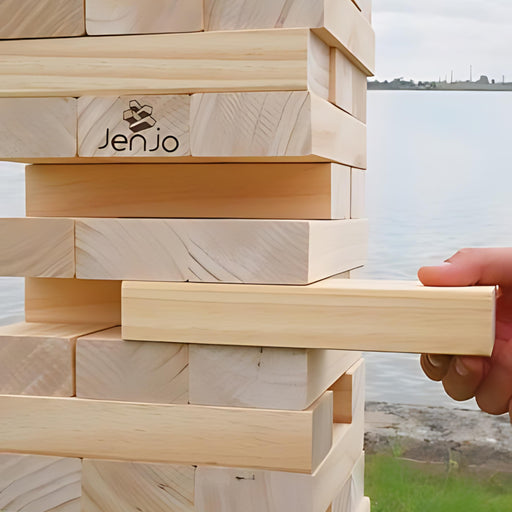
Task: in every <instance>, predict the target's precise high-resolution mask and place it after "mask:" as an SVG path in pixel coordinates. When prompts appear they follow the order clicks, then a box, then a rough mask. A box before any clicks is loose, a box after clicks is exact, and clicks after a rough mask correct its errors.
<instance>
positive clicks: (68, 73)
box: [0, 0, 356, 156]
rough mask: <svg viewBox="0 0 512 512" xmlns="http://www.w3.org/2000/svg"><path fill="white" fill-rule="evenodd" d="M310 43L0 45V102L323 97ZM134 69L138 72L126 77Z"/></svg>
mask: <svg viewBox="0 0 512 512" xmlns="http://www.w3.org/2000/svg"><path fill="white" fill-rule="evenodd" d="M344 1H345V0H344ZM144 5H145V4H144ZM352 7H353V6H352ZM354 10H356V9H355V7H354ZM312 41H315V36H314V35H312V34H311V32H310V31H309V30H308V29H295V30H294V29H290V30H246V31H227V32H196V33H186V34H150V35H133V36H129V37H128V36H89V37H83V38H73V39H66V40H63V39H45V40H38V41H24V40H20V41H3V42H2V43H1V49H0V55H1V58H0V96H10V97H12V96H18V97H28V96H41V97H48V96H71V97H79V96H112V95H116V96H124V95H131V94H135V95H136V94H148V92H149V91H150V92H151V94H156V95H159V94H160V95H161V94H191V93H195V92H222V91H273V90H277V91H294V90H299V91H305V90H308V89H310V87H311V88H312V90H314V91H315V92H317V94H318V83H317V82H319V83H322V84H323V89H324V90H326V91H327V90H328V87H329V83H328V78H329V76H328V75H329V50H328V44H327V43H322V45H320V46H321V47H323V50H322V51H321V52H320V53H321V55H322V61H321V62H313V61H315V60H316V59H318V57H319V51H318V49H319V48H318V47H319V44H316V43H319V42H318V41H316V42H313V43H312ZM312 45H314V47H313V48H312ZM137 69H138V70H143V71H142V72H140V73H135V74H134V70H137ZM317 72H318V73H319V75H318V76H317V75H316V73H317ZM311 73H314V76H312V75H311ZM23 156H29V155H23Z"/></svg>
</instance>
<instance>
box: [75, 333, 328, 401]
mask: <svg viewBox="0 0 512 512" xmlns="http://www.w3.org/2000/svg"><path fill="white" fill-rule="evenodd" d="M188 351H189V349H188V345H180V344H174V343H152V342H138V341H123V340H122V339H121V328H120V327H115V328H113V329H109V330H106V331H101V332H96V333H94V334H89V335H88V336H84V337H81V338H80V339H78V341H77V345H76V396H77V397H80V398H93V399H100V400H122V401H127V402H149V403H152V402H156V403H175V404H186V403H188V393H189V372H188ZM327 387H328V386H327ZM327 387H326V389H327Z"/></svg>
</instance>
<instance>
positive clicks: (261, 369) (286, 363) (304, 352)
mask: <svg viewBox="0 0 512 512" xmlns="http://www.w3.org/2000/svg"><path fill="white" fill-rule="evenodd" d="M359 358H360V353H359V352H345V351H342V350H309V349H293V348H259V347H225V346H224V347H223V346H215V345H213V346H212V345H190V366H189V371H190V403H192V404H199V405H220V406H232V407H260V408H263V409H293V410H298V411H301V410H303V409H306V408H307V407H309V406H310V405H311V404H312V403H313V402H314V401H315V400H316V399H317V398H318V397H319V396H320V395H321V394H322V393H324V392H325V390H326V389H327V388H328V387H329V386H330V385H331V384H332V383H333V382H334V381H336V380H337V379H338V377H339V376H340V375H341V374H344V373H345V372H346V371H347V370H348V369H349V368H350V367H351V366H352V365H353V364H354V363H355V362H356V361H357V360H358V359H359ZM334 396H336V395H334Z"/></svg>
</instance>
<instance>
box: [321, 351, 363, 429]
mask: <svg viewBox="0 0 512 512" xmlns="http://www.w3.org/2000/svg"><path fill="white" fill-rule="evenodd" d="M330 390H331V391H333V393H334V398H333V402H334V421H335V422H336V423H352V420H353V417H354V415H355V414H356V411H357V407H358V405H359V404H360V403H364V401H365V365H364V360H363V359H359V360H358V361H357V362H356V363H354V364H353V365H352V367H351V368H349V369H348V370H347V372H346V373H344V374H343V375H342V376H341V377H340V378H339V379H338V380H337V381H336V382H335V383H334V384H333V385H332V386H331V387H330Z"/></svg>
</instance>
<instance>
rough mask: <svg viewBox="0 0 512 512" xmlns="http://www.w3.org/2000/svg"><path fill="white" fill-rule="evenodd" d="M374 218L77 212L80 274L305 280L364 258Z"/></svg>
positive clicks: (360, 262) (359, 262) (123, 277)
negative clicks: (87, 215)
mask: <svg viewBox="0 0 512 512" xmlns="http://www.w3.org/2000/svg"><path fill="white" fill-rule="evenodd" d="M366 229H367V223H366V221H362V220H355V221H352V220H350V221H348V220H338V221H320V220H318V221H291V220H276V221H272V220H230V219H224V220H217V219H207V220H203V219H77V220H76V258H77V270H76V275H77V277H78V278H80V279H114V280H130V279H134V280H151V281H199V282H232V283H238V282H245V283H279V284H285V283H289V284H293V283H297V284H305V283H308V282H313V281H317V280H318V279H323V278H325V277H329V276H331V275H334V274H337V273H340V272H343V271H346V270H350V269H352V268H356V267H359V266H361V265H363V263H364V260H365V257H366V244H367V231H366Z"/></svg>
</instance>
